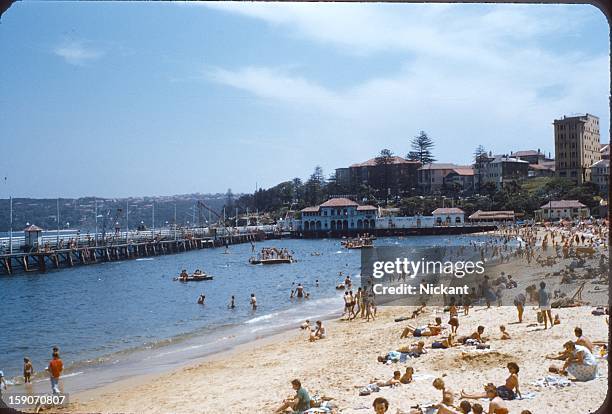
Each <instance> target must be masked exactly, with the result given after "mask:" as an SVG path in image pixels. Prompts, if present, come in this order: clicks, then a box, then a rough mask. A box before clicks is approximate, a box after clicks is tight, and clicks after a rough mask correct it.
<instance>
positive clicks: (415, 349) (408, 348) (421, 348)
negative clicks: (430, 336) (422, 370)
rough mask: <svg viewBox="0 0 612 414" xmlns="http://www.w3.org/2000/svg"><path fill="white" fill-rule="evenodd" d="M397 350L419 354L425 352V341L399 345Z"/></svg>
mask: <svg viewBox="0 0 612 414" xmlns="http://www.w3.org/2000/svg"><path fill="white" fill-rule="evenodd" d="M397 352H401V353H403V354H412V355H416V356H421V355H423V354H426V353H427V350H426V349H425V342H423V341H419V342H417V343H416V344H412V345H404V346H401V347H399V348H398V349H397Z"/></svg>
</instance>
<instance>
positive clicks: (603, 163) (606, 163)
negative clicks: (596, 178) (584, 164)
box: [591, 160, 610, 168]
mask: <svg viewBox="0 0 612 414" xmlns="http://www.w3.org/2000/svg"><path fill="white" fill-rule="evenodd" d="M609 166H610V160H599V161H597V162H596V163H595V164H593V165H591V168H593V167H609Z"/></svg>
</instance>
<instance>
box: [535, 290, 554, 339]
mask: <svg viewBox="0 0 612 414" xmlns="http://www.w3.org/2000/svg"><path fill="white" fill-rule="evenodd" d="M538 305H539V307H540V312H542V318H543V319H544V329H548V321H549V320H550V327H551V328H552V327H553V326H555V324H554V322H553V317H552V308H551V306H550V292H548V290H547V289H546V283H544V282H540V290H538ZM547 316H548V319H547V318H546V317H547Z"/></svg>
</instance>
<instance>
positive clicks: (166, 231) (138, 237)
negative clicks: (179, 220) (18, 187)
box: [0, 225, 278, 255]
mask: <svg viewBox="0 0 612 414" xmlns="http://www.w3.org/2000/svg"><path fill="white" fill-rule="evenodd" d="M258 232H264V233H266V234H274V233H276V232H278V228H277V226H276V225H260V226H242V227H234V228H223V227H218V228H215V227H210V228H209V227H178V228H176V229H174V228H160V229H154V230H130V231H127V232H126V231H124V232H117V233H115V232H109V233H106V234H105V235H104V236H103V235H102V233H98V234H96V233H95V232H86V231H85V232H84V231H78V230H74V231H66V230H63V231H60V232H59V233H58V232H57V231H45V232H43V233H42V236H41V241H40V243H39V245H38V246H36V247H34V246H32V247H30V246H26V238H25V235H24V234H23V233H21V232H20V234H19V235H17V234H15V233H14V232H13V237H12V238H11V237H0V255H3V254H8V253H9V252H10V251H11V246H10V244H11V243H12V252H13V253H17V252H24V250H26V251H31V250H39V251H40V250H47V251H48V250H61V249H66V248H78V247H94V246H113V245H117V244H126V243H143V242H151V241H161V240H184V239H188V238H197V239H212V240H215V239H218V238H227V237H232V236H239V235H245V234H253V233H258Z"/></svg>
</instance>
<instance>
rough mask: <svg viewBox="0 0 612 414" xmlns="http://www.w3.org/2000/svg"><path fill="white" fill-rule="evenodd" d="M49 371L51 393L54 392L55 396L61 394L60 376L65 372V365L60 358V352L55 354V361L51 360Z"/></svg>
mask: <svg viewBox="0 0 612 414" xmlns="http://www.w3.org/2000/svg"><path fill="white" fill-rule="evenodd" d="M47 370H48V371H49V374H50V375H51V391H52V392H53V394H59V393H60V389H59V379H60V375H62V371H63V370H64V363H63V362H62V360H61V359H60V357H59V352H57V351H55V352H53V359H51V361H50V362H49V366H48V367H47Z"/></svg>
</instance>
